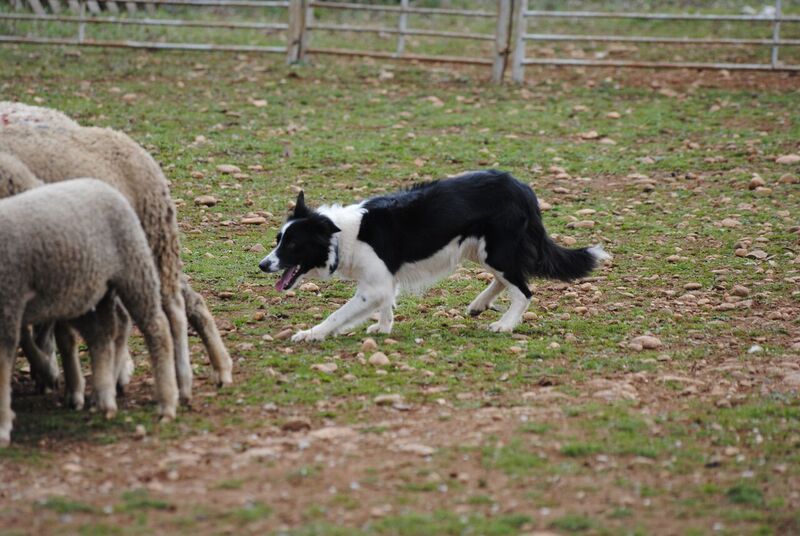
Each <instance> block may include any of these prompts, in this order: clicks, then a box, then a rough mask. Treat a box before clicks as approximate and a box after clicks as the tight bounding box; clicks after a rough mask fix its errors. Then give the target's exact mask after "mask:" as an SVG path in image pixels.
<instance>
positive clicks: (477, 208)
mask: <svg viewBox="0 0 800 536" xmlns="http://www.w3.org/2000/svg"><path fill="white" fill-rule="evenodd" d="M363 206H364V208H365V209H366V213H365V214H364V217H363V219H362V220H361V227H360V229H359V234H358V239H359V240H361V241H363V242H366V243H367V244H369V245H370V246H372V248H373V249H374V250H375V252H376V253H377V254H378V256H379V257H380V258H381V259H382V260H383V261H384V263H386V266H387V267H388V268H389V270H390V271H391V272H392V273H396V272H397V271H398V270H399V269H400V267H401V266H402V265H403V264H404V263H407V262H414V261H418V260H422V259H425V258H428V257H430V256H431V255H433V254H434V253H435V252H436V251H438V250H440V249H441V248H443V247H444V246H446V245H447V244H448V243H450V242H451V241H452V240H453V239H454V238H460V239H461V240H464V239H465V238H468V237H477V238H483V239H484V240H485V242H486V253H487V259H486V263H487V264H488V265H489V266H491V267H492V268H494V269H496V270H498V271H499V272H501V273H502V274H503V276H504V277H505V278H506V279H507V280H508V281H509V282H511V283H512V284H514V285H515V286H517V287H518V288H519V289H520V290H521V291H522V292H523V294H525V296H526V297H528V298H529V297H530V291H529V290H528V284H527V281H528V279H530V278H531V277H546V278H553V279H561V280H565V281H568V280H572V279H577V278H580V277H583V276H585V275H587V274H588V273H589V272H591V270H592V269H593V268H594V267H595V265H596V264H597V260H596V259H595V257H594V256H593V255H592V254H591V253H590V252H589V251H588V248H583V249H565V248H562V247H561V246H559V245H558V244H556V243H554V242H553V241H552V239H551V238H550V237H549V236H548V235H547V232H546V231H545V229H544V226H543V225H542V220H541V213H540V211H539V204H538V201H537V199H536V195H535V194H534V193H533V190H531V188H530V187H529V186H528V185H527V184H524V183H522V182H520V181H518V180H517V179H515V178H514V177H512V176H511V175H510V174H508V173H505V172H501V171H497V170H487V171H477V172H473V173H467V174H464V175H461V176H458V177H454V178H451V179H444V180H440V181H434V182H429V183H424V184H420V185H417V186H415V187H413V188H411V189H409V190H406V191H402V192H398V193H395V194H391V195H387V196H382V197H376V198H373V199H370V200H368V201H367V202H366V203H364V205H363Z"/></svg>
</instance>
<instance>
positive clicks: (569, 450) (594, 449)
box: [561, 442, 603, 458]
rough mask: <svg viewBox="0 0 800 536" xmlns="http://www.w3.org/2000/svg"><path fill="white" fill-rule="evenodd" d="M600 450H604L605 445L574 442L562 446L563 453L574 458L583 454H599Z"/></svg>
mask: <svg viewBox="0 0 800 536" xmlns="http://www.w3.org/2000/svg"><path fill="white" fill-rule="evenodd" d="M599 452H603V447H602V446H601V445H598V444H597V443H580V442H573V443H567V444H566V445H562V446H561V454H563V455H564V456H570V457H573V458H578V457H581V456H589V455H592V454H597V453H599Z"/></svg>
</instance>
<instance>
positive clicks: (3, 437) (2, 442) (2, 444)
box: [0, 432, 11, 448]
mask: <svg viewBox="0 0 800 536" xmlns="http://www.w3.org/2000/svg"><path fill="white" fill-rule="evenodd" d="M9 444H11V434H9V433H8V432H6V433H0V448H6V447H7V446H8V445H9Z"/></svg>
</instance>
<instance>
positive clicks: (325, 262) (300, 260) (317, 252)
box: [258, 192, 340, 290]
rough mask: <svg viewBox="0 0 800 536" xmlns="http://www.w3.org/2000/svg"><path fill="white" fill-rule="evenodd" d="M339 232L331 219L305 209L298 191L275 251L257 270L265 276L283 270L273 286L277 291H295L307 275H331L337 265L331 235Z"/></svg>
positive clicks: (334, 243) (303, 199)
mask: <svg viewBox="0 0 800 536" xmlns="http://www.w3.org/2000/svg"><path fill="white" fill-rule="evenodd" d="M339 231H340V229H339V228H338V227H336V225H335V224H334V223H333V221H331V219H330V218H328V217H327V216H323V215H322V214H320V213H319V212H315V211H314V210H310V209H309V208H308V207H306V204H305V198H304V196H303V192H300V194H299V195H298V196H297V203H296V204H295V207H294V212H292V214H291V215H290V216H289V219H288V220H287V221H286V223H285V224H284V225H283V227H281V230H280V232H279V233H278V236H277V238H276V243H277V244H276V246H275V249H273V250H272V251H271V252H270V254H269V255H267V256H266V257H264V260H262V261H261V262H260V263H259V265H258V267H259V268H261V270H263V271H264V272H267V273H272V272H277V271H279V270H284V272H283V275H282V276H281V277H280V279H278V282H277V283H275V288H276V289H278V290H289V289H291V288H294V286H295V285H297V283H298V282H300V280H301V279H302V278H303V277H304V276H306V275H310V276H312V277H313V276H316V277H322V278H325V277H327V276H330V274H331V273H332V272H333V271H334V270H335V267H336V263H337V262H338V259H337V251H336V240H335V238H334V235H335V234H336V233H338V232H339Z"/></svg>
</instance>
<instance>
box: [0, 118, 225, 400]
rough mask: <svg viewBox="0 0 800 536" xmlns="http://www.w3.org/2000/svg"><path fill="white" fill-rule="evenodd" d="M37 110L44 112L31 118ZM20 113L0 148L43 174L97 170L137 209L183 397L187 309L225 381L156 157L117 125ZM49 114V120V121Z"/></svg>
mask: <svg viewBox="0 0 800 536" xmlns="http://www.w3.org/2000/svg"><path fill="white" fill-rule="evenodd" d="M0 109H2V103H0ZM36 110H40V111H42V113H43V114H44V117H45V118H49V119H42V120H41V121H38V120H35V119H36V117H37V116H36ZM26 114H27V115H24V117H25V118H26V119H25V120H24V121H21V123H18V124H8V125H6V126H0V152H3V151H5V152H8V153H11V154H13V155H14V156H16V157H17V158H18V159H19V160H20V161H22V162H23V163H24V164H25V165H26V166H27V167H28V168H29V170H30V171H31V172H32V173H33V175H35V176H36V177H37V178H38V179H41V180H43V181H44V182H56V181H61V180H65V179H70V178H75V177H78V176H84V175H88V176H93V177H97V178H98V179H100V180H103V181H104V182H107V183H109V184H111V185H112V186H114V187H116V188H117V189H119V190H120V191H121V192H122V193H123V195H125V197H126V198H127V199H128V200H129V201H130V202H131V205H132V206H133V208H134V210H135V211H136V213H137V214H138V215H139V219H140V221H141V224H142V227H143V228H144V231H145V234H146V235H147V238H148V241H149V242H150V246H151V248H152V250H153V255H154V258H155V261H156V265H157V267H158V269H159V273H160V276H161V292H162V301H163V304H164V310H165V312H166V313H167V317H168V318H169V320H170V324H171V328H172V332H173V338H174V340H175V345H176V354H175V360H176V367H177V372H178V383H179V386H180V391H181V396H182V398H184V399H188V398H189V397H190V396H191V367H190V364H189V361H188V338H187V330H186V316H185V314H186V313H187V312H188V319H189V321H190V322H191V323H192V325H193V327H194V328H195V329H196V330H197V331H198V333H199V334H200V336H201V337H202V339H203V342H204V343H205V345H206V348H207V350H208V352H209V357H210V360H211V364H212V366H213V368H214V370H215V373H216V374H217V376H218V380H219V381H220V383H223V384H229V383H231V381H232V377H231V368H232V363H231V360H230V356H229V354H228V352H227V350H226V349H225V347H224V345H223V344H222V339H221V337H220V335H219V331H218V330H217V327H216V324H215V322H214V319H213V317H212V316H211V314H210V312H209V311H208V308H207V306H206V305H205V302H204V301H203V299H202V297H201V296H200V295H199V294H197V293H196V292H195V291H194V290H193V289H192V288H191V287H190V286H189V284H188V281H187V280H186V278H185V276H184V275H183V274H182V273H181V262H180V256H179V255H180V246H179V241H178V228H177V221H176V214H175V207H174V204H173V202H172V199H171V198H170V195H169V188H168V184H167V180H166V178H165V177H164V175H163V173H162V171H161V169H160V168H159V166H158V164H157V163H156V162H155V160H153V158H152V157H151V156H150V155H149V154H147V152H146V151H145V150H144V149H142V148H141V147H140V146H139V145H137V144H136V143H135V142H134V141H133V140H131V139H130V138H129V137H128V136H126V135H125V134H123V133H121V132H116V131H114V130H111V129H104V128H94V127H80V126H75V125H76V124H75V123H74V122H73V121H72V120H70V119H69V118H67V117H66V116H64V115H63V114H60V113H59V112H56V111H54V110H47V109H43V108H36V107H27V111H26ZM48 114H49V115H48ZM52 114H55V115H52ZM18 117H22V116H19V114H18ZM48 120H50V121H53V124H54V125H56V126H50V124H49V123H47V121H48ZM184 308H187V309H186V311H184Z"/></svg>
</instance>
